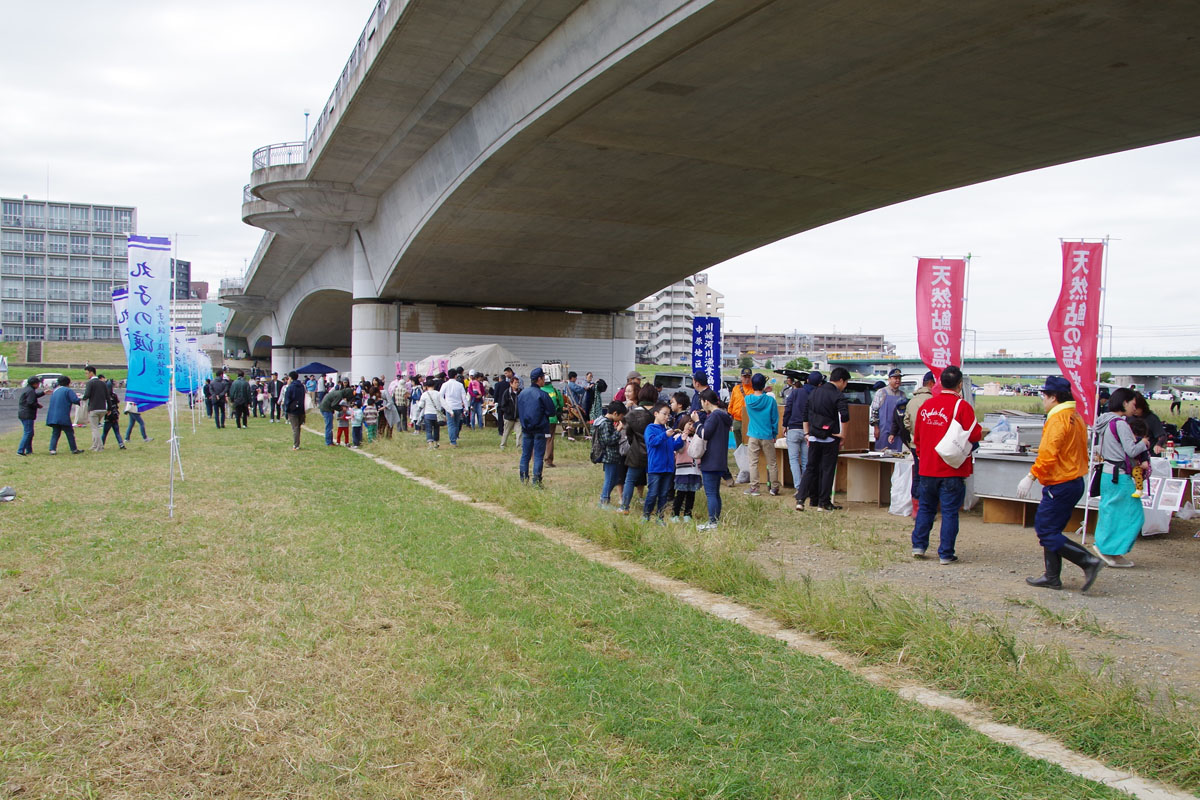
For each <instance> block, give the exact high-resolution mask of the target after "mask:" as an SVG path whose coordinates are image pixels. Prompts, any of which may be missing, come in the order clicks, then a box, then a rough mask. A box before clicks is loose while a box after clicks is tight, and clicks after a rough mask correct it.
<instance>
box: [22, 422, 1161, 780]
mask: <svg viewBox="0 0 1200 800" xmlns="http://www.w3.org/2000/svg"><path fill="white" fill-rule="evenodd" d="M148 424H149V427H150V432H151V434H152V435H153V436H155V437H156V441H154V442H152V443H150V444H149V445H141V444H140V443H135V444H134V445H131V447H130V448H129V449H128V450H126V451H116V450H111V449H110V450H106V451H105V452H103V453H100V454H91V453H89V454H85V455H81V456H65V457H64V456H63V455H60V456H56V457H53V458H52V457H49V456H46V455H40V454H39V455H37V456H34V457H30V458H27V459H22V460H18V459H16V458H15V457H13V456H11V455H9V453H11V450H12V448H13V446H14V445H15V438H16V437H15V436H8V437H0V439H2V443H3V447H4V452H5V454H6V455H5V456H4V457H3V458H2V459H0V484H8V485H12V486H15V487H16V488H17V491H18V495H19V496H18V500H17V501H16V502H14V503H9V504H3V506H0V515H2V517H0V518H2V519H3V533H2V534H0V613H2V615H3V620H4V624H3V626H2V627H0V786H4V787H5V791H6V792H7V794H8V795H9V796H17V795H20V796H22V797H63V798H93V797H122V798H129V797H154V798H184V797H206V798H213V797H219V798H225V797H229V798H234V797H237V798H241V797H247V798H250V797H314V798H315V797H320V798H340V797H345V798H437V797H455V798H463V797H477V798H530V797H563V798H566V797H572V798H583V797H634V798H651V797H654V798H658V797H662V798H666V797H697V798H702V797H703V798H776V797H780V798H782V797H798V796H802V797H805V798H831V799H832V798H837V799H838V800H844V798H902V797H912V798H917V797H954V798H1035V797H1046V798H1051V797H1053V798H1108V797H1119V796H1122V795H1120V794H1119V793H1117V792H1115V791H1113V790H1110V789H1106V788H1104V787H1100V786H1097V785H1095V784H1092V783H1089V782H1086V781H1083V780H1081V779H1076V778H1073V777H1071V776H1068V775H1066V774H1065V773H1063V772H1062V771H1061V770H1059V769H1058V768H1056V767H1052V766H1050V765H1047V764H1045V763H1042V762H1037V761H1032V760H1030V759H1028V758H1025V757H1023V756H1021V755H1019V754H1018V753H1016V752H1015V751H1014V750H1012V749H1010V748H1007V747H1003V746H1000V745H997V744H995V743H993V742H991V741H990V740H988V739H986V738H984V737H982V736H981V735H978V734H975V733H973V732H971V731H969V730H967V729H966V728H964V726H963V725H961V724H960V723H958V722H957V721H956V720H954V719H952V718H950V717H948V716H946V715H943V714H940V713H934V712H930V711H927V710H923V709H921V708H918V707H916V706H913V705H910V704H908V703H906V702H904V701H901V700H899V699H898V698H897V697H896V696H895V695H894V694H892V693H890V692H887V691H884V690H881V689H877V688H873V687H871V686H869V685H867V684H865V683H864V682H862V681H860V680H858V679H855V678H853V677H851V676H850V675H849V674H847V673H845V672H843V671H842V670H840V669H838V668H835V667H833V666H831V665H829V664H827V663H825V662H822V661H819V660H815V659H812V658H808V657H805V656H802V655H799V654H797V653H795V652H793V651H790V650H788V649H787V648H786V647H785V646H783V645H782V644H781V643H778V642H775V641H773V640H769V639H766V638H763V637H759V636H756V635H754V634H752V633H750V632H748V631H746V630H744V629H742V628H740V627H739V626H736V625H733V624H729V623H725V622H721V621H718V620H716V619H715V618H712V617H710V616H707V615H705V614H702V613H700V612H698V611H695V610H693V609H691V608H688V607H685V606H683V605H681V604H679V603H677V602H675V601H673V600H670V599H668V598H666V597H664V596H661V595H659V594H657V593H655V592H652V591H650V590H648V589H646V588H644V587H642V586H640V585H639V584H636V583H634V582H633V581H632V580H630V579H628V578H626V577H624V576H622V575H620V574H617V573H614V572H613V571H611V570H609V569H606V568H603V567H600V566H597V565H594V564H591V563H589V562H586V561H583V560H582V559H581V558H579V557H576V556H575V555H573V554H571V553H569V552H568V551H566V550H564V549H563V548H561V547H558V546H556V545H552V544H550V543H548V542H547V541H546V540H544V539H542V538H541V537H539V536H537V535H535V534H532V533H530V532H528V531H526V530H524V529H521V528H518V527H515V526H513V525H511V524H509V523H506V522H503V521H501V520H498V519H495V518H494V517H492V516H491V515H489V514H486V513H483V512H481V511H478V510H473V509H471V508H469V507H464V506H463V505H461V504H458V503H455V502H453V501H450V500H448V499H446V498H444V497H442V496H441V495H438V494H435V493H433V492H431V491H429V490H426V489H424V488H421V487H419V486H417V485H415V484H413V483H411V482H408V481H406V480H404V479H402V478H400V477H399V476H397V475H395V474H394V473H391V472H390V471H387V470H384V469H381V468H379V467H378V466H376V465H374V464H371V463H369V462H367V461H365V460H364V459H362V458H360V457H358V456H356V455H355V454H353V453H350V452H348V451H346V450H344V449H341V448H338V449H333V448H324V447H321V446H317V445H316V443H317V442H318V441H319V440H318V439H317V438H316V437H312V436H309V435H306V439H305V445H306V446H305V449H303V450H301V451H299V452H298V453H293V452H291V450H290V437H289V436H288V434H287V432H286V427H285V426H278V425H277V426H271V425H266V424H263V423H261V422H257V423H256V424H255V426H254V427H253V428H251V429H250V430H248V431H244V432H243V431H238V430H236V429H234V428H229V429H226V430H224V431H216V430H214V429H213V428H212V426H211V425H208V424H205V425H203V426H202V427H201V429H200V430H199V432H198V433H196V434H192V433H191V432H190V426H189V428H188V430H186V431H185V432H184V434H183V442H182V446H181V447H182V453H183V459H184V467H185V470H186V471H187V481H186V482H183V483H180V484H177V503H178V507H177V516H176V519H175V520H171V521H168V520H167V519H165V517H164V512H165V501H166V495H165V491H166V453H167V445H166V434H165V433H164V430H163V428H164V425H165V420H164V415H163V413H162V412H153V413H151V414H149V415H148ZM43 436H44V433H42V432H39V435H38V438H37V439H35V447H36V448H37V449H38V451H39V453H44V448H45V441H44V439H43ZM415 445H416V443H415V442H410V441H408V440H401V441H399V442H394V443H392V445H390V448H391V452H392V453H393V454H395V455H399V456H403V457H404V459H405V461H408V462H418V463H421V464H423V465H424V466H425V467H426V468H427V470H429V471H433V472H438V473H439V474H440V473H443V472H448V471H453V470H457V471H458V472H459V473H460V475H461V476H462V477H463V478H464V479H466V480H467V481H468V482H471V481H474V480H476V479H477V478H478V476H479V474H480V473H479V472H477V471H474V470H473V469H471V470H468V469H466V468H464V466H463V465H464V462H465V460H466V459H465V458H464V456H467V455H468V454H469V451H460V452H456V453H451V452H448V449H445V450H443V451H439V453H437V454H435V455H434V456H433V457H432V458H429V457H423V454H422V453H420V452H419V451H418V450H417V449H416V447H415ZM493 446H494V444H493ZM377 447H378V449H384V446H382V445H378V446H377ZM564 458H567V456H566V455H565V454H564ZM489 469H490V468H489ZM492 471H494V470H492ZM502 477H503V480H504V481H505V486H506V487H507V489H506V494H507V496H508V497H507V499H508V500H509V501H510V502H511V503H512V504H513V505H515V506H517V507H521V508H540V509H542V513H543V515H552V516H556V517H557V516H558V515H559V514H565V515H566V517H567V518H568V519H574V518H576V517H577V509H576V508H575V506H574V505H573V504H572V501H571V500H570V499H569V497H564V498H559V500H558V501H555V502H551V498H552V497H553V495H551V494H546V493H535V492H534V490H529V489H520V488H518V487H517V486H516V485H515V482H514V481H513V480H512V479H511V476H510V475H504V476H502ZM498 486H499V484H492V483H490V482H488V483H486V484H484V485H481V486H479V487H478V489H479V490H480V491H481V492H482V493H490V492H492V491H493V490H494V489H495V488H497V487H498ZM615 533H616V534H617V535H625V534H627V533H628V532H627V531H620V530H617V531H615ZM748 535H750V534H749V533H748ZM626 539H627V540H626V542H625V543H626V544H628V545H635V541H634V539H633V538H632V537H626ZM635 546H636V545H635ZM678 546H679V547H680V548H682V549H681V550H680V551H679V557H680V559H681V560H680V563H681V564H682V563H685V562H686V559H687V556H686V553H687V551H688V550H690V549H691V545H685V544H683V543H682V542H681V543H679V545H678ZM722 546H725V545H723V544H719V543H716V542H713V543H710V547H711V548H712V552H713V553H717V552H719V548H720V547H722ZM654 552H657V553H661V552H662V551H661V548H655V549H654ZM642 555H643V556H646V555H647V553H646V552H643V553H642ZM651 560H654V559H651ZM727 569H733V567H728V568H727ZM676 571H678V570H676ZM711 574H717V573H711ZM728 577H729V578H730V580H731V586H734V587H737V588H744V587H745V586H746V580H748V579H749V576H745V575H733V574H729V575H728ZM759 588H760V591H761V592H763V593H764V596H765V594H766V593H770V592H771V591H773V589H772V587H771V585H770V584H769V583H765V582H764V583H761V584H760V586H759ZM1093 735H1095V736H1100V735H1101V734H1100V733H1095V734H1093ZM1146 741H1153V739H1149V740H1143V744H1145V743H1146Z"/></svg>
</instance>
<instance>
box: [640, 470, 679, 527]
mask: <svg viewBox="0 0 1200 800" xmlns="http://www.w3.org/2000/svg"><path fill="white" fill-rule="evenodd" d="M674 485H675V473H674V472H649V473H647V474H646V502H644V503H642V516H643V517H646V518H647V519H649V518H650V515H651V514H657V515H658V516H660V517H661V516H662V514H663V509H665V508H666V507H667V503H668V502H669V501H670V499H671V488H672V487H673V486H674Z"/></svg>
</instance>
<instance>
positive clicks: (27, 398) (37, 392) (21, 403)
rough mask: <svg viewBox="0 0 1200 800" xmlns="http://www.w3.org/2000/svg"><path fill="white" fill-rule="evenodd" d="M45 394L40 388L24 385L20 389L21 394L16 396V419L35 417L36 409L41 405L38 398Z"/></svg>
mask: <svg viewBox="0 0 1200 800" xmlns="http://www.w3.org/2000/svg"><path fill="white" fill-rule="evenodd" d="M45 394H46V393H45V392H43V391H42V390H41V389H35V388H33V387H32V386H26V387H25V388H24V389H23V390H21V396H20V397H19V398H17V419H37V410H38V409H39V408H41V407H42V404H41V403H39V402H38V398H39V397H43V396H45Z"/></svg>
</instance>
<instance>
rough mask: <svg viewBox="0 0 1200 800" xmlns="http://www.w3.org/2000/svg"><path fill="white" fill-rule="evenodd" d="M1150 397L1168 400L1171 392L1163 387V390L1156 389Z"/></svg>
mask: <svg viewBox="0 0 1200 800" xmlns="http://www.w3.org/2000/svg"><path fill="white" fill-rule="evenodd" d="M1150 399H1151V400H1170V399H1171V393H1170V392H1168V391H1166V390H1165V389H1163V390H1160V391H1157V392H1155V393H1154V394H1152V395H1150Z"/></svg>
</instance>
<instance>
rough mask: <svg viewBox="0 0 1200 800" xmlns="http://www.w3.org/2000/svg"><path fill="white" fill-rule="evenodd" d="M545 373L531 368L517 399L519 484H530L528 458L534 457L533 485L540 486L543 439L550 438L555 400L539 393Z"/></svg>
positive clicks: (541, 392) (544, 451) (543, 393)
mask: <svg viewBox="0 0 1200 800" xmlns="http://www.w3.org/2000/svg"><path fill="white" fill-rule="evenodd" d="M545 382H546V373H545V372H543V371H542V368H541V367H534V369H533V371H532V372H530V373H529V385H528V386H526V387H525V389H524V390H522V392H521V394H519V395H518V396H517V416H518V418H519V419H520V421H521V465H520V466H521V472H520V474H521V483H528V482H529V459H530V457H532V458H533V485H534V486H539V487H540V486H541V485H542V460H543V459H544V458H545V456H546V437H547V436H549V435H550V417H552V416H554V401H553V400H551V399H550V395H548V394H546V393H545V392H543V391H542V384H544V383H545Z"/></svg>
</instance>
